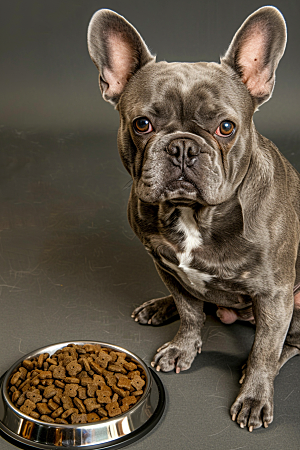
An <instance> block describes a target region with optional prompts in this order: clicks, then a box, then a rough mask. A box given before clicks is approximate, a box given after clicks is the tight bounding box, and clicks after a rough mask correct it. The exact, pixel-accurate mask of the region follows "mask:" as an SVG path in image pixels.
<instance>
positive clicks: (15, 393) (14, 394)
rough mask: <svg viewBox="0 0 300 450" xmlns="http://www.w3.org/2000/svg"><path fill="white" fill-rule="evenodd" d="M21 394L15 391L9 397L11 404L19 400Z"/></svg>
mask: <svg viewBox="0 0 300 450" xmlns="http://www.w3.org/2000/svg"><path fill="white" fill-rule="evenodd" d="M20 395H21V392H20V391H15V392H14V393H13V395H12V397H11V399H12V401H13V403H15V402H16V401H17V400H18V399H19V398H20Z"/></svg>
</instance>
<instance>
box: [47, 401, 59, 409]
mask: <svg viewBox="0 0 300 450" xmlns="http://www.w3.org/2000/svg"><path fill="white" fill-rule="evenodd" d="M48 406H49V408H50V409H51V410H52V411H55V410H56V409H57V408H59V405H58V404H57V403H56V402H54V401H53V400H52V398H50V400H49V402H48Z"/></svg>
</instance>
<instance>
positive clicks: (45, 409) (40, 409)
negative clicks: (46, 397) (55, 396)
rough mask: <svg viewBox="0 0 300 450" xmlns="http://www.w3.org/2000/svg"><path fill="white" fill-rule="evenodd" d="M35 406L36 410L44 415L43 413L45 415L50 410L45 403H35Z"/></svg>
mask: <svg viewBox="0 0 300 450" xmlns="http://www.w3.org/2000/svg"><path fill="white" fill-rule="evenodd" d="M36 407H37V409H38V412H39V413H40V414H42V415H44V414H45V415H47V414H50V413H51V412H52V411H51V409H49V408H48V405H47V403H37V404H36Z"/></svg>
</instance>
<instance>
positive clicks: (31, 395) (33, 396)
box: [26, 389, 43, 403]
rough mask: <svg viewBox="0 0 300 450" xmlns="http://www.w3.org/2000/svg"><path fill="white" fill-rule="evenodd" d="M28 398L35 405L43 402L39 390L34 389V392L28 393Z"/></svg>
mask: <svg viewBox="0 0 300 450" xmlns="http://www.w3.org/2000/svg"><path fill="white" fill-rule="evenodd" d="M26 397H27V398H28V399H29V400H31V401H32V402H34V403H38V402H41V401H42V398H43V397H42V396H41V392H40V390H39V389H33V391H27V392H26Z"/></svg>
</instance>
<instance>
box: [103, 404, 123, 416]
mask: <svg viewBox="0 0 300 450" xmlns="http://www.w3.org/2000/svg"><path fill="white" fill-rule="evenodd" d="M105 408H106V409H107V411H108V415H109V417H115V416H118V415H119V414H121V413H122V411H121V408H120V406H119V403H118V402H114V403H108V404H107V405H106V406H105Z"/></svg>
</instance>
